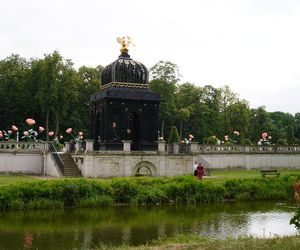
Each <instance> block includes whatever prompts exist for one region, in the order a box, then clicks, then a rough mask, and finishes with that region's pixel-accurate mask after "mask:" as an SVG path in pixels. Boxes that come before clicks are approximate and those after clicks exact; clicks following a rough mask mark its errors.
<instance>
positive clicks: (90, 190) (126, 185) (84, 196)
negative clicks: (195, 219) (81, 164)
mask: <svg viewBox="0 0 300 250" xmlns="http://www.w3.org/2000/svg"><path fill="white" fill-rule="evenodd" d="M243 172H244V175H249V173H248V172H247V171H243ZM257 172H258V171H257ZM282 175H283V176H281V177H278V178H276V177H271V178H261V177H257V178H256V177H253V178H242V175H240V176H241V178H237V176H235V177H232V178H229V177H228V178H223V179H225V180H223V182H220V181H214V178H212V179H207V180H203V181H199V180H197V179H196V178H194V177H193V176H180V177H172V178H171V177H168V178H146V177H124V178H114V179H109V180H90V179H84V178H80V179H54V180H34V181H31V179H29V180H27V181H28V182H19V181H18V182H15V183H11V184H9V183H8V182H6V183H3V184H2V185H1V183H0V209H35V208H64V207H101V206H110V205H116V204H120V203H121V204H130V205H144V204H168V203H176V204H196V203H210V202H223V201H224V200H227V199H230V200H287V199H292V197H293V190H292V185H293V183H295V182H297V181H299V180H300V175H295V174H282ZM228 176H230V175H228ZM12 178H19V177H12ZM215 179H217V180H218V178H215Z"/></svg>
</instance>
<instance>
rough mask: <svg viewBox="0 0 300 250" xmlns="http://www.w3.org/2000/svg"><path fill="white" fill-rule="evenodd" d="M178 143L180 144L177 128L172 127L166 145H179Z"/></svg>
mask: <svg viewBox="0 0 300 250" xmlns="http://www.w3.org/2000/svg"><path fill="white" fill-rule="evenodd" d="M179 142H180V137H179V134H178V130H177V127H176V126H172V128H171V132H170V136H169V140H168V143H169V144H172V143H179Z"/></svg>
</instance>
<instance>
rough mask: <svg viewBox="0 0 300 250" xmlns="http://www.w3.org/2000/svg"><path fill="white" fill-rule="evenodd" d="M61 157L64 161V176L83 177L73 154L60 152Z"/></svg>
mask: <svg viewBox="0 0 300 250" xmlns="http://www.w3.org/2000/svg"><path fill="white" fill-rule="evenodd" d="M60 158H61V160H62V162H63V163H64V166H63V175H64V177H70V178H72V177H73V178H77V177H82V174H81V172H80V170H79V169H78V167H77V165H76V164H75V162H74V160H73V158H72V156H71V155H70V154H60Z"/></svg>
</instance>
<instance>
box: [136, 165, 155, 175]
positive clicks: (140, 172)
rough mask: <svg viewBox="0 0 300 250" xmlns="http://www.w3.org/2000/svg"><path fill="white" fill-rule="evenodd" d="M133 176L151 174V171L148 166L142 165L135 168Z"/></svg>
mask: <svg viewBox="0 0 300 250" xmlns="http://www.w3.org/2000/svg"><path fill="white" fill-rule="evenodd" d="M135 176H152V172H151V170H150V168H148V167H146V166H142V167H140V168H138V169H137V171H136V173H135Z"/></svg>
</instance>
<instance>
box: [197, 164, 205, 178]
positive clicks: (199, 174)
mask: <svg viewBox="0 0 300 250" xmlns="http://www.w3.org/2000/svg"><path fill="white" fill-rule="evenodd" d="M203 176H204V167H203V166H202V164H201V162H199V164H198V166H197V177H198V179H199V180H201V179H202V178H203Z"/></svg>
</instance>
